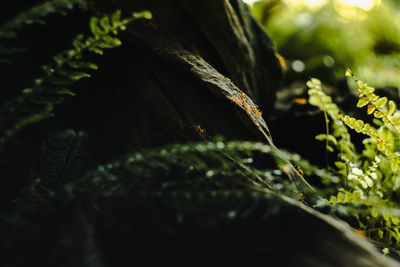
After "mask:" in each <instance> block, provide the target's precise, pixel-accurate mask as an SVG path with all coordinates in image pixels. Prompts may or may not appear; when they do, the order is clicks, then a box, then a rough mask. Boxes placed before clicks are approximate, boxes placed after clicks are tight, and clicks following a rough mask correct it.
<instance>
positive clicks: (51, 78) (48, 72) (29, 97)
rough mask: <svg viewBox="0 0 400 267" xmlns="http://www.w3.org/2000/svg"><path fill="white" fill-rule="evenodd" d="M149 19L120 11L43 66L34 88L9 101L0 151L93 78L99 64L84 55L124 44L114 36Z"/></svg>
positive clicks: (0, 118) (0, 125)
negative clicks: (77, 85) (74, 86)
mask: <svg viewBox="0 0 400 267" xmlns="http://www.w3.org/2000/svg"><path fill="white" fill-rule="evenodd" d="M141 17H144V18H150V17H151V13H149V12H148V11H144V12H141V13H137V14H136V13H135V14H133V15H132V17H130V18H126V19H122V20H121V19H120V18H121V11H120V10H118V11H116V12H115V13H114V14H112V15H110V16H108V15H106V16H103V17H101V18H92V19H91V22H90V26H91V31H92V34H93V36H89V37H86V38H85V37H84V36H83V35H78V36H77V37H76V38H75V39H74V41H73V42H72V44H73V47H74V48H73V49H70V50H67V51H63V52H61V53H59V54H57V55H56V56H54V57H53V60H54V63H53V64H49V65H45V66H43V70H44V72H45V75H44V76H42V77H40V78H38V79H35V81H34V83H33V85H32V87H31V88H28V89H24V90H23V91H22V94H21V95H20V96H18V97H16V98H15V99H12V100H10V101H8V102H7V103H6V104H5V105H4V108H3V110H2V111H1V112H0V149H1V148H2V147H3V146H4V144H5V143H6V142H7V141H8V140H9V139H10V138H11V137H12V136H13V135H14V134H16V133H17V132H18V131H19V130H20V129H22V128H23V127H25V126H27V125H29V124H32V123H36V122H38V121H41V120H44V119H46V118H49V117H51V116H53V113H52V111H53V109H54V105H56V104H59V103H61V102H62V101H63V99H64V96H66V95H74V93H73V92H72V91H71V89H70V88H69V87H67V86H69V85H71V84H73V83H75V82H77V81H79V80H81V79H83V78H88V77H90V76H91V75H90V73H88V72H87V70H89V69H91V70H96V69H97V65H95V64H94V63H90V62H85V61H84V60H83V59H82V58H83V57H84V52H92V53H97V54H103V50H104V49H111V48H115V47H118V46H120V45H121V41H120V40H119V39H118V38H117V37H115V36H114V35H116V34H118V32H120V31H122V30H124V29H125V28H126V25H127V24H128V23H130V22H131V21H133V20H134V19H137V18H141Z"/></svg>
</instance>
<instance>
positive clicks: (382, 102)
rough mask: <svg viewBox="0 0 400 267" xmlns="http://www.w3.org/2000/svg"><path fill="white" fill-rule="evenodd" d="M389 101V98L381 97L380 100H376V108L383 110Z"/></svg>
mask: <svg viewBox="0 0 400 267" xmlns="http://www.w3.org/2000/svg"><path fill="white" fill-rule="evenodd" d="M387 101H388V99H387V97H381V98H379V99H378V100H376V101H375V102H374V104H375V106H376V107H377V108H382V107H383V106H385V105H386V103H387Z"/></svg>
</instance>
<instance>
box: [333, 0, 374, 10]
mask: <svg viewBox="0 0 400 267" xmlns="http://www.w3.org/2000/svg"><path fill="white" fill-rule="evenodd" d="M339 1H340V2H342V3H344V4H347V5H351V6H356V7H359V8H362V9H364V10H366V11H369V10H371V9H373V8H374V7H375V6H377V5H379V4H380V0H339Z"/></svg>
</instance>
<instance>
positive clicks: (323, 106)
mask: <svg viewBox="0 0 400 267" xmlns="http://www.w3.org/2000/svg"><path fill="white" fill-rule="evenodd" d="M307 86H308V87H309V90H308V95H309V103H310V104H311V105H313V106H316V107H318V108H319V109H320V110H322V111H323V112H324V115H325V124H326V130H327V131H326V133H325V134H320V135H318V136H317V137H316V139H317V140H320V141H324V140H325V142H326V145H325V146H326V149H327V151H330V152H333V147H332V145H333V146H334V147H336V149H337V150H338V151H339V157H340V158H342V159H344V160H346V161H354V160H355V154H354V151H355V148H354V145H353V143H352V142H351V139H350V134H349V132H348V130H347V128H346V127H345V126H344V124H343V122H342V121H341V120H340V118H341V116H342V115H341V112H340V109H339V107H338V106H337V105H336V104H335V103H333V101H332V98H331V97H330V96H328V95H326V93H325V92H324V91H323V89H322V83H321V81H320V80H318V79H316V78H311V80H309V81H308V82H307ZM327 115H329V117H330V118H331V119H332V124H331V125H332V129H333V133H332V134H330V133H329V122H330V121H329V119H328V117H327Z"/></svg>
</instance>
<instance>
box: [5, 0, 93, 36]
mask: <svg viewBox="0 0 400 267" xmlns="http://www.w3.org/2000/svg"><path fill="white" fill-rule="evenodd" d="M85 3H86V0H51V1H47V2H44V3H41V4H39V5H36V6H34V7H32V8H31V9H29V10H27V11H23V12H21V13H20V14H18V15H17V16H16V17H15V18H13V19H11V20H9V21H7V22H6V23H4V24H3V25H1V26H0V39H4V38H15V37H16V36H17V33H16V31H17V30H19V29H21V28H22V27H24V26H25V25H27V24H34V23H41V24H44V23H45V22H44V20H43V18H44V17H46V16H48V15H49V14H54V13H59V14H63V15H65V14H66V10H68V9H72V8H73V7H74V6H75V5H78V4H79V5H83V4H85Z"/></svg>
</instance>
